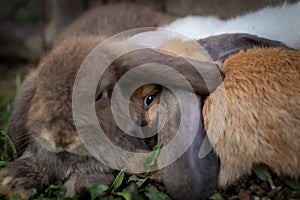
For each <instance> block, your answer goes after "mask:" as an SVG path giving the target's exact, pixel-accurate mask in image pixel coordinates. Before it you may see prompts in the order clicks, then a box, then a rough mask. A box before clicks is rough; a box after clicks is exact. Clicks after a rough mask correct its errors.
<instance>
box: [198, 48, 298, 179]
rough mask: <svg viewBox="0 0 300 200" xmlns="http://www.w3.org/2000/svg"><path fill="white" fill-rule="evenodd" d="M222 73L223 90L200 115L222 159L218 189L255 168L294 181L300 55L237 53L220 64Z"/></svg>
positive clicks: (267, 51) (284, 51)
mask: <svg viewBox="0 0 300 200" xmlns="http://www.w3.org/2000/svg"><path fill="white" fill-rule="evenodd" d="M224 71H225V76H226V78H225V79H224V88H222V87H219V88H218V89H217V90H216V91H215V92H214V93H212V94H211V96H210V97H209V98H208V100H207V102H206V103H205V105H204V111H203V112H204V121H205V126H206V129H207V134H208V136H209V138H210V140H211V141H212V143H213V144H215V151H216V153H217V154H218V156H219V157H220V159H221V171H220V176H219V183H220V184H221V185H226V184H228V183H230V182H231V181H233V180H234V179H236V178H237V177H239V176H240V175H242V174H244V173H249V172H250V170H251V167H252V165H253V164H256V163H265V164H267V165H268V166H270V167H271V169H273V170H274V171H275V172H277V173H278V174H285V175H290V176H296V177H298V176H299V175H300V170H299V169H300V145H299V143H300V87H299V86H300V52H299V51H294V50H287V49H281V48H254V49H250V50H248V51H246V52H245V51H241V52H240V53H238V54H235V55H233V56H231V57H229V58H228V59H227V60H226V61H225V63H224ZM224 89H225V91H224ZM224 95H225V96H224ZM219 130H221V131H219Z"/></svg>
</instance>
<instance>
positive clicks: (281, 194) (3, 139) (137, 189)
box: [0, 76, 300, 200]
mask: <svg viewBox="0 0 300 200" xmlns="http://www.w3.org/2000/svg"><path fill="white" fill-rule="evenodd" d="M20 82H21V81H20V77H19V76H17V78H16V80H15V85H16V88H19V87H20ZM11 102H12V100H11V99H7V98H6V97H5V96H1V95H0V147H1V148H0V169H2V168H4V167H5V166H7V165H8V164H9V163H10V162H12V161H13V159H11V158H10V157H9V156H8V154H7V149H8V147H9V146H11V147H13V144H12V141H11V140H10V138H9V137H8V119H9V116H10V114H11V110H12V106H11ZM160 148H161V145H157V146H156V147H155V148H154V151H153V152H152V154H151V155H150V156H149V158H148V159H147V161H146V162H145V165H144V167H143V169H144V170H145V171H146V172H147V171H148V170H149V169H150V168H151V166H152V165H153V164H154V163H155V159H156V157H157V154H158V151H159V149H160ZM253 172H254V175H253V176H252V177H251V178H250V180H251V179H258V180H259V182H260V183H259V184H258V187H260V184H261V182H262V183H265V185H267V188H268V189H267V192H265V194H263V195H262V196H260V195H257V193H255V192H253V191H251V186H249V188H247V187H248V185H247V186H246V188H243V191H242V193H241V192H237V191H236V190H235V191H232V190H230V189H229V190H226V191H223V190H219V191H216V192H215V193H214V194H213V195H212V196H211V197H210V199H211V200H223V199H232V200H233V199H247V198H248V197H249V199H250V196H251V198H253V197H255V196H256V197H257V196H259V197H260V198H264V199H270V198H269V197H268V195H267V193H269V192H274V193H275V195H277V194H278V195H277V196H276V199H300V183H299V182H297V181H295V180H292V179H281V180H280V181H278V178H276V175H275V174H273V173H272V172H271V171H270V169H269V168H268V167H266V166H265V165H258V166H255V167H254V168H253ZM253 177H254V178H253ZM233 187H235V186H233ZM239 190H240V189H239ZM65 193H66V189H65V187H64V185H63V183H62V182H56V183H53V184H51V185H49V186H48V187H47V188H45V189H44V190H43V191H40V192H39V193H38V194H37V195H35V196H34V197H32V199H39V200H42V199H48V200H52V199H53V200H54V199H59V200H63V199H69V200H77V199H79V197H78V196H74V197H72V198H66V197H65ZM87 196H88V198H89V199H91V200H95V199H105V200H117V199H118V200H119V199H120V200H122V199H125V200H131V199H132V200H138V199H149V200H157V199H159V200H168V199H170V197H169V196H168V195H167V194H166V193H165V189H164V186H163V185H162V184H160V183H157V182H154V181H152V180H150V179H149V178H148V173H144V174H142V175H127V174H125V173H124V172H123V171H121V172H119V174H118V176H117V177H116V179H115V181H114V182H113V183H112V184H111V185H110V186H106V185H99V186H96V187H92V188H89V189H88V190H87ZM277 197H278V198H277ZM12 199H13V200H18V198H12Z"/></svg>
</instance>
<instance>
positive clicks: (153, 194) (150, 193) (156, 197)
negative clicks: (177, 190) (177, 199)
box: [145, 185, 171, 200]
mask: <svg viewBox="0 0 300 200" xmlns="http://www.w3.org/2000/svg"><path fill="white" fill-rule="evenodd" d="M146 190H147V192H145V196H146V197H148V198H149V199H150V200H171V198H170V197H169V196H168V195H167V194H165V193H163V192H160V191H158V190H157V189H156V187H154V186H152V185H149V186H147V187H146Z"/></svg>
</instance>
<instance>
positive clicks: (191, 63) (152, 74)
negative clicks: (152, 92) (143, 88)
mask: <svg viewBox="0 0 300 200" xmlns="http://www.w3.org/2000/svg"><path fill="white" fill-rule="evenodd" d="M144 64H148V65H144ZM112 65H113V67H115V68H116V69H115V71H116V72H117V73H118V74H117V77H121V76H122V75H123V74H124V73H126V72H127V71H129V70H131V69H133V68H135V67H137V66H140V65H144V66H145V67H144V68H143V69H142V70H140V71H138V70H137V71H136V72H135V73H133V74H132V75H131V76H132V77H131V80H137V79H148V80H150V81H151V80H153V81H154V80H161V81H163V82H164V83H167V84H168V85H171V86H174V87H177V88H180V89H185V90H189V87H186V85H184V84H183V81H184V80H183V79H182V78H180V77H178V72H179V74H180V75H182V76H183V78H184V79H185V80H187V81H189V83H190V85H191V86H192V87H193V89H194V91H195V92H196V93H197V94H198V95H201V96H206V95H209V93H210V92H212V91H214V90H215V89H216V87H218V86H219V85H220V84H221V83H222V81H223V73H222V71H220V70H219V68H218V66H217V65H216V64H214V63H211V62H202V61H198V60H193V59H184V58H182V57H178V56H174V55H169V54H166V53H163V52H160V51H156V50H153V49H147V48H144V49H139V50H135V51H131V52H130V53H127V54H125V55H123V56H121V57H119V58H118V59H116V60H115V61H114V62H113V63H112ZM159 65H165V66H168V67H171V68H172V69H174V70H173V71H169V70H166V69H165V68H163V67H159ZM175 70H176V71H175ZM152 83H157V82H152ZM158 84H159V83H158Z"/></svg>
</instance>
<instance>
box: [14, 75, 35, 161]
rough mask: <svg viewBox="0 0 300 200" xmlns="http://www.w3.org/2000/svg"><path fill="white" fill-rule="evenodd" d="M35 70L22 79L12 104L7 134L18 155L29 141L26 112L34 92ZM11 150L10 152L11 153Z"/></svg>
mask: <svg viewBox="0 0 300 200" xmlns="http://www.w3.org/2000/svg"><path fill="white" fill-rule="evenodd" d="M35 80H36V72H35V71H32V72H31V73H30V74H29V75H28V76H27V77H26V79H25V80H24V82H23V84H22V86H21V88H20V90H19V91H18V93H17V96H16V98H15V101H14V104H13V111H12V114H11V116H10V119H9V135H10V137H11V139H12V141H13V144H14V146H15V148H16V151H17V155H18V156H19V155H20V154H21V153H22V152H23V151H24V150H25V147H26V146H27V144H28V142H29V134H28V129H27V128H26V121H27V113H28V110H29V108H30V104H31V99H32V97H33V95H34V93H35V88H36V84H35ZM11 153H12V152H10V154H11Z"/></svg>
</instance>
